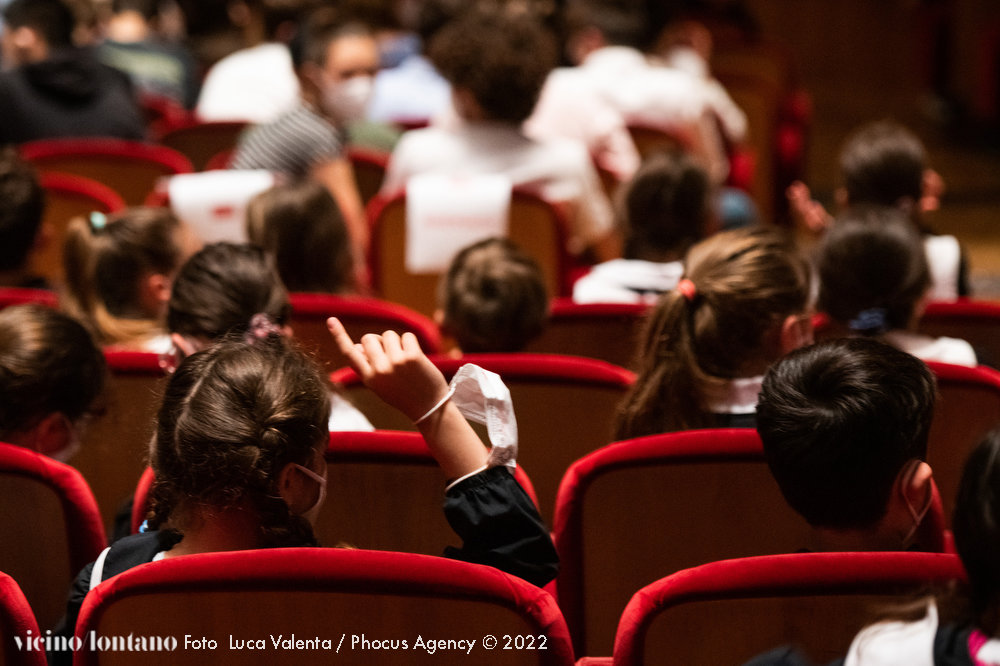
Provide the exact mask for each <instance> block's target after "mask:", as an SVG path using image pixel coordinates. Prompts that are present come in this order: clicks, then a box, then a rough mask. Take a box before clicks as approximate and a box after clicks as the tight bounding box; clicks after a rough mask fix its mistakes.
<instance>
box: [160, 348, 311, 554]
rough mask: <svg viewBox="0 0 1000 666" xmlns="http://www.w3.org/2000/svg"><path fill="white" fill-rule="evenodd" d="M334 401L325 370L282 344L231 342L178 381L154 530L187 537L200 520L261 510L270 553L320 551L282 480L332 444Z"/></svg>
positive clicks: (163, 411) (168, 408) (169, 397)
mask: <svg viewBox="0 0 1000 666" xmlns="http://www.w3.org/2000/svg"><path fill="white" fill-rule="evenodd" d="M329 414H330V398H329V394H328V392H327V389H326V385H325V383H324V381H323V377H322V375H321V373H320V372H319V370H318V368H317V367H316V366H315V365H314V364H313V363H312V362H311V360H310V359H309V358H308V357H307V356H306V355H305V354H303V353H302V352H301V351H298V350H297V349H295V348H293V347H290V346H289V345H288V344H287V343H286V342H285V341H284V340H283V339H282V338H280V337H270V338H266V339H261V340H257V341H255V342H254V344H246V343H244V342H242V341H239V340H229V341H225V342H222V343H220V344H217V345H214V346H212V347H211V348H209V349H208V350H206V351H203V352H199V353H197V354H194V355H193V356H190V357H188V358H187V359H186V360H185V361H184V362H183V363H182V364H181V365H180V367H179V368H178V369H177V371H176V372H175V373H174V374H173V375H172V376H171V378H170V382H169V383H168V385H167V388H166V392H165V394H164V398H163V404H162V406H161V408H160V412H159V417H158V421H157V430H156V437H155V440H154V443H153V446H152V449H151V458H152V460H151V464H152V467H153V471H154V473H155V477H156V481H155V484H154V487H153V495H152V499H153V505H152V510H153V518H152V520H151V521H150V522H151V525H153V526H154V527H160V528H171V529H175V530H179V531H181V532H183V531H184V530H185V529H186V528H187V527H188V526H189V525H190V524H191V523H192V521H197V519H198V515H199V513H200V512H202V511H206V510H207V511H212V510H220V509H221V510H225V509H231V508H236V507H241V508H246V509H249V510H252V511H255V512H256V514H257V516H258V518H259V520H260V530H261V540H262V542H263V543H264V544H265V545H269V546H300V545H312V544H315V538H314V537H313V534H312V529H311V527H310V525H309V522H308V521H307V520H306V519H305V518H303V517H301V516H293V515H291V514H290V512H289V509H288V506H287V504H286V503H285V502H284V500H282V499H281V496H280V494H279V493H278V492H277V475H278V472H279V471H280V470H281V469H282V467H284V466H285V465H286V464H288V463H299V464H304V465H305V464H308V463H309V461H310V460H312V459H313V458H312V456H314V455H316V451H317V450H322V448H323V447H324V445H325V442H326V441H327V437H328V431H327V420H328V419H329Z"/></svg>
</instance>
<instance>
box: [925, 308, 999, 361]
mask: <svg viewBox="0 0 1000 666" xmlns="http://www.w3.org/2000/svg"><path fill="white" fill-rule="evenodd" d="M917 328H918V330H919V331H920V332H921V333H926V334H927V335H932V336H935V337H938V336H949V337H952V338H961V339H962V340H965V341H967V342H968V343H969V344H971V345H972V346H973V348H975V350H976V354H977V355H978V356H979V357H980V358H979V362H980V363H983V364H986V365H990V366H993V367H998V366H1000V336H998V335H997V330H998V328H1000V303H995V302H993V303H991V302H987V301H974V300H959V301H950V302H942V301H935V302H932V303H928V304H927V309H926V310H924V313H923V315H921V317H920V321H919V322H918V323H917Z"/></svg>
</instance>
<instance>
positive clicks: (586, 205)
mask: <svg viewBox="0 0 1000 666" xmlns="http://www.w3.org/2000/svg"><path fill="white" fill-rule="evenodd" d="M423 173H441V174H450V175H479V174H501V175H505V176H507V177H508V178H510V180H511V183H512V184H513V185H515V186H524V187H526V188H528V189H530V190H534V191H536V192H537V193H538V194H539V195H540V196H541V197H542V198H544V199H546V200H547V201H550V202H552V203H567V204H570V207H571V208H572V210H573V214H572V216H571V218H570V220H569V222H570V229H569V233H570V248H569V249H570V251H572V252H578V251H580V250H582V249H583V248H584V247H586V246H587V245H590V244H592V243H594V242H596V241H598V240H600V239H601V238H603V237H604V236H606V235H607V234H608V233H609V232H610V231H611V229H612V225H613V222H612V213H611V204H610V203H609V202H608V199H607V196H605V194H604V190H603V188H602V187H601V182H600V179H599V178H598V176H597V172H596V171H595V170H594V166H593V164H592V163H591V161H590V155H589V154H588V152H587V149H586V147H585V146H584V145H583V144H582V143H580V142H578V141H572V140H570V139H550V140H546V141H538V140H536V139H531V138H529V137H527V136H525V135H524V134H523V133H522V132H521V130H520V129H519V128H518V127H516V126H513V125H510V124H509V123H501V122H479V123H464V122H457V123H456V124H455V125H454V126H452V127H448V128H441V127H428V128H426V129H421V130H414V131H412V132H407V133H406V134H404V135H403V138H402V139H400V141H399V143H398V144H396V148H395V150H393V152H392V156H391V158H390V159H389V169H388V171H387V172H386V175H385V181H384V182H383V184H382V192H384V193H387V194H390V195H391V194H394V193H396V192H399V191H401V190H402V189H403V188H404V187H405V186H406V181H407V180H409V178H410V177H411V176H415V175H417V174H423Z"/></svg>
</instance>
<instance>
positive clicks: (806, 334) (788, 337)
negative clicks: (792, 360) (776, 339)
mask: <svg viewBox="0 0 1000 666" xmlns="http://www.w3.org/2000/svg"><path fill="white" fill-rule="evenodd" d="M812 343H813V323H812V317H811V316H810V315H808V314H793V315H788V316H787V317H785V320H784V321H782V322H781V353H782V355H785V354H788V353H790V352H793V351H795V350H796V349H798V348H799V347H805V346H807V345H811V344H812Z"/></svg>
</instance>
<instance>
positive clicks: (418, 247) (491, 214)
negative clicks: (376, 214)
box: [406, 174, 511, 273]
mask: <svg viewBox="0 0 1000 666" xmlns="http://www.w3.org/2000/svg"><path fill="white" fill-rule="evenodd" d="M510 195H511V182H510V179H509V178H507V177H506V176H500V175H476V176H453V175H443V174H421V175H418V176H414V177H412V178H410V180H409V182H407V184H406V269H407V270H408V271H409V272H411V273H443V272H444V271H445V270H446V269H447V268H448V265H449V264H450V263H451V260H452V257H454V256H455V254H456V253H458V251H459V250H461V249H462V248H464V247H467V246H469V245H472V244H473V243H475V242H478V241H481V240H483V239H486V238H490V237H493V236H507V228H508V222H507V218H508V214H509V212H510Z"/></svg>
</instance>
